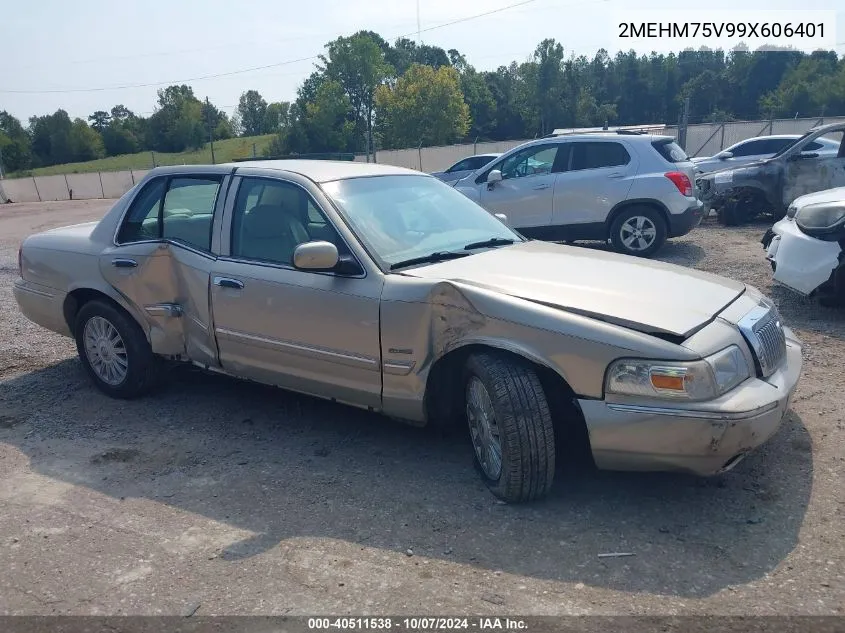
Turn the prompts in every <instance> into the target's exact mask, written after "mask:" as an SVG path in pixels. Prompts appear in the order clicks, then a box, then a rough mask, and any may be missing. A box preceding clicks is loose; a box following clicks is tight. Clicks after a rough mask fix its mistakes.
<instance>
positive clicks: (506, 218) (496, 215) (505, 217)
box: [493, 213, 508, 226]
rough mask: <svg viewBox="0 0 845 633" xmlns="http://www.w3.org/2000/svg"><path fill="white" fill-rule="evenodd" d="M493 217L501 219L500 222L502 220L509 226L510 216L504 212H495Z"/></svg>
mask: <svg viewBox="0 0 845 633" xmlns="http://www.w3.org/2000/svg"><path fill="white" fill-rule="evenodd" d="M493 217H494V218H496V219H497V220H499V222H501V223H502V224H504V225H505V226H508V216H506V215H505V214H504V213H494V214H493Z"/></svg>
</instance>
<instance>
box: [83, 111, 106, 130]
mask: <svg viewBox="0 0 845 633" xmlns="http://www.w3.org/2000/svg"><path fill="white" fill-rule="evenodd" d="M88 120H89V121H90V122H91V127H92V128H94V129H95V130H97V131H98V132H100V133H101V134H102V132H103V130H105V129H106V128H107V127H108V126H109V123H111V114H109V113H108V112H106V111H105V110H97V111H96V112H95V113H94V114H92V115H91V116H89V117H88Z"/></svg>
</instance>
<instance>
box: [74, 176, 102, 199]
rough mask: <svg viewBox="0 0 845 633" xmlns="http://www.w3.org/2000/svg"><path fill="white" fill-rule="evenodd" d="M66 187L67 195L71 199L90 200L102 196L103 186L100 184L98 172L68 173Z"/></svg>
mask: <svg viewBox="0 0 845 633" xmlns="http://www.w3.org/2000/svg"><path fill="white" fill-rule="evenodd" d="M66 178H67V188H68V189H69V190H70V191H69V195H68V197H69V198H71V199H72V200H91V199H93V198H102V197H104V196H103V187H102V185H101V184H100V174H99V173H98V172H94V173H93V174H68V175H67V176H66Z"/></svg>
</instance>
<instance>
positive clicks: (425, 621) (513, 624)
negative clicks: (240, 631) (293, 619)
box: [308, 617, 528, 631]
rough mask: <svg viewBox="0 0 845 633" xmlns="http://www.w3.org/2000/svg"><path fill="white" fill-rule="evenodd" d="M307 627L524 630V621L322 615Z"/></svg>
mask: <svg viewBox="0 0 845 633" xmlns="http://www.w3.org/2000/svg"><path fill="white" fill-rule="evenodd" d="M308 629H309V630H312V631H332V630H346V631H366V630H376V631H389V630H396V631H471V630H477V631H526V630H527V629H528V624H527V623H526V622H525V620H521V619H519V618H497V617H474V618H434V617H419V618H417V617H411V618H406V617H402V618H387V617H384V618H378V617H367V618H355V617H344V618H340V617H338V618H334V617H322V618H308Z"/></svg>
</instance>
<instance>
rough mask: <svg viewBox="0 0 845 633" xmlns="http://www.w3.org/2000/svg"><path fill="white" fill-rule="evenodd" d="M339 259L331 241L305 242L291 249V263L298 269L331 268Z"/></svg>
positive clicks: (335, 247)
mask: <svg viewBox="0 0 845 633" xmlns="http://www.w3.org/2000/svg"><path fill="white" fill-rule="evenodd" d="M339 260H340V256H339V255H338V252H337V246H335V245H334V244H332V243H331V242H323V241H318V242H305V243H304V244H300V245H299V246H297V247H296V249H295V250H294V251H293V265H294V266H295V267H296V268H298V269H300V270H332V269H333V268H334V267H335V266H337V263H338V261H339Z"/></svg>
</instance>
